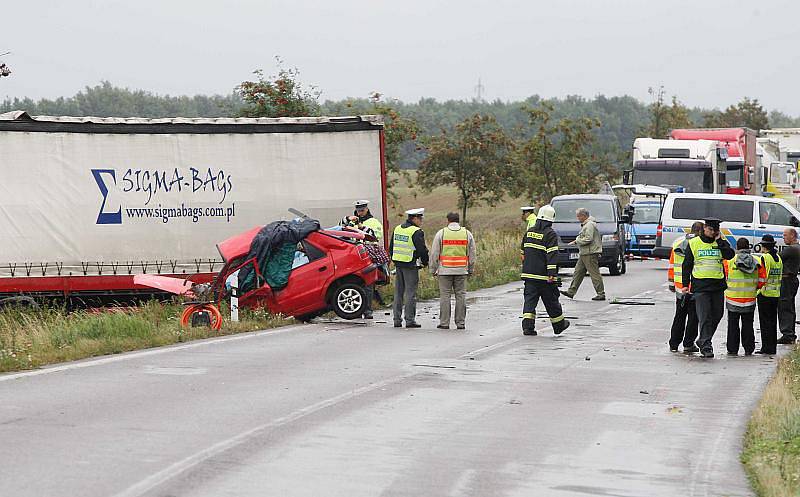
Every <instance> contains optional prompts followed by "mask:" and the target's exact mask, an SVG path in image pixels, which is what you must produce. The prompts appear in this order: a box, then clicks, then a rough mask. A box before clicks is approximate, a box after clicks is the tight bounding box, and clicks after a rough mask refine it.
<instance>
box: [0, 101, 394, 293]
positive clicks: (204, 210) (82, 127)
mask: <svg viewBox="0 0 800 497" xmlns="http://www.w3.org/2000/svg"><path fill="white" fill-rule="evenodd" d="M383 147H384V135H383V123H382V120H381V118H380V117H376V116H357V117H310V118H291V119H289V118H279V119H263V118H258V119H243V118H242V119H181V118H176V119H139V118H124V119H121V118H92V117H85V118H84V117H81V118H75V117H46V116H39V117H32V116H29V115H28V114H27V113H25V112H21V111H17V112H11V113H6V114H2V115H0V167H1V168H2V171H3V181H2V182H0V192H1V193H0V198H2V199H3V202H2V209H0V232H2V234H3V243H2V244H1V245H0V297H8V296H14V295H19V294H26V295H32V296H41V297H60V298H65V297H66V298H71V299H81V300H84V301H95V300H102V301H108V300H111V301H124V300H127V299H139V298H142V297H147V296H149V295H152V294H153V292H157V291H156V290H154V289H153V288H149V287H145V286H139V285H136V284H134V282H133V278H134V276H135V275H138V274H162V275H175V276H181V277H185V278H187V279H189V280H191V281H193V282H208V281H210V280H211V279H212V278H213V276H214V275H215V274H216V272H217V271H218V270H219V269H220V267H221V266H222V264H223V260H222V257H221V256H220V254H219V253H218V252H217V250H216V248H215V246H216V243H217V242H218V241H220V240H224V239H226V238H228V237H230V236H232V235H236V234H239V233H241V232H244V231H246V230H249V229H252V228H253V227H256V226H261V225H264V224H266V223H267V222H270V221H273V220H276V219H285V218H286V217H287V216H288V213H287V208H288V207H294V208H297V209H300V210H302V211H303V212H305V213H306V214H308V215H309V216H311V217H313V218H315V219H319V220H320V221H321V223H322V224H323V226H325V225H327V226H332V225H336V224H338V221H339V220H340V219H341V218H342V217H343V216H344V215H346V214H348V213H351V212H352V208H353V207H352V206H353V201H354V200H355V199H366V200H369V201H370V208H371V210H372V212H373V214H374V215H375V216H376V217H378V218H379V219H381V220H383V222H384V229H385V231H388V224H386V219H387V216H386V212H387V207H386V169H385V165H384V154H383Z"/></svg>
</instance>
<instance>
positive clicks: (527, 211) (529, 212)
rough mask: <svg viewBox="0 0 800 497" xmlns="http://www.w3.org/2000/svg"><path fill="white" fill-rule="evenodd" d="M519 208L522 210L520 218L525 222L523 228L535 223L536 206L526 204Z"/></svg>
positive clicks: (529, 227)
mask: <svg viewBox="0 0 800 497" xmlns="http://www.w3.org/2000/svg"><path fill="white" fill-rule="evenodd" d="M520 210H521V211H522V220H523V221H524V222H525V230H526V231H527V230H529V229H531V228H533V226H534V225H535V224H536V207H533V206H530V205H526V206H525V207H520Z"/></svg>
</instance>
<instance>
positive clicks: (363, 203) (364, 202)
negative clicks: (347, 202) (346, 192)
mask: <svg viewBox="0 0 800 497" xmlns="http://www.w3.org/2000/svg"><path fill="white" fill-rule="evenodd" d="M353 205H354V206H355V207H356V208H359V207H366V206H368V205H369V200H356V201H355V202H353Z"/></svg>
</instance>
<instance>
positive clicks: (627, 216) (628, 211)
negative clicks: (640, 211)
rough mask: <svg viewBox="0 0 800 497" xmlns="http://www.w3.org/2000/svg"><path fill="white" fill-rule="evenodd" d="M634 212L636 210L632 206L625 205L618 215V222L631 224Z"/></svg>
mask: <svg viewBox="0 0 800 497" xmlns="http://www.w3.org/2000/svg"><path fill="white" fill-rule="evenodd" d="M634 212H636V208H635V207H634V206H632V205H626V206H625V208H624V209H623V210H622V217H620V222H621V223H623V224H631V221H632V220H633V213H634Z"/></svg>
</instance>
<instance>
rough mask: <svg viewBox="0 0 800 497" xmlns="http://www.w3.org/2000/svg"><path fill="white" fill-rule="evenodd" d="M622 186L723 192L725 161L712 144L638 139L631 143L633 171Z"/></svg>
mask: <svg viewBox="0 0 800 497" xmlns="http://www.w3.org/2000/svg"><path fill="white" fill-rule="evenodd" d="M625 183H626V184H639V185H650V186H659V187H663V188H668V189H670V190H672V191H680V192H692V193H722V192H723V191H724V188H725V161H724V158H722V157H720V156H719V151H718V147H717V142H715V141H711V140H700V139H692V140H661V139H654V138H637V139H636V140H635V141H634V143H633V169H632V170H631V171H629V172H628V173H627V174H626V178H625Z"/></svg>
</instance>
